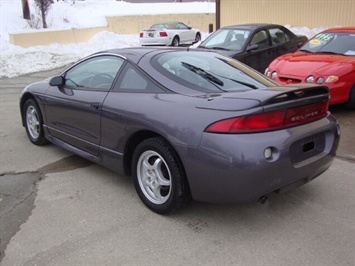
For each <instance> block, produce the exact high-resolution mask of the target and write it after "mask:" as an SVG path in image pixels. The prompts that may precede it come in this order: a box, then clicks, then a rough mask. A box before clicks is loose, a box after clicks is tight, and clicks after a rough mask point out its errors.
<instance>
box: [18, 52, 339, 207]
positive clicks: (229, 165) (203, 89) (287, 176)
mask: <svg viewBox="0 0 355 266" xmlns="http://www.w3.org/2000/svg"><path fill="white" fill-rule="evenodd" d="M328 100H329V91H328V88H327V87H325V86H314V85H313V86H312V85H297V86H294V87H293V88H289V87H287V88H285V87H280V86H279V84H277V83H276V82H273V81H272V80H270V79H269V78H267V77H265V76H264V75H263V74H261V73H258V72H256V71H254V70H252V69H251V68H249V67H247V66H245V65H244V64H242V63H240V62H238V61H236V60H234V59H232V58H229V57H226V56H223V55H221V54H218V53H216V52H210V51H200V50H197V49H189V48H176V47H170V48H152V47H149V48H148V47H136V48H127V49H117V50H109V51H103V52H99V53H96V54H93V55H91V56H89V57H87V58H84V59H82V60H81V61H79V62H77V63H76V64H74V65H73V66H71V67H70V68H68V69H67V70H65V71H64V72H63V73H62V74H61V75H59V76H57V77H53V78H52V79H46V80H44V81H42V82H37V83H34V84H31V85H29V86H27V87H26V88H25V89H24V90H23V92H22V96H21V99H20V110H21V116H22V123H23V126H24V127H25V129H26V132H27V135H28V138H29V140H30V141H31V142H32V143H33V144H35V145H43V144H45V143H46V142H48V141H50V142H52V143H54V144H56V145H58V146H60V147H62V148H64V149H66V150H68V151H70V152H72V153H74V154H77V155H79V156H82V157H84V158H86V159H88V160H91V161H93V162H96V163H99V164H101V165H104V166H106V167H109V168H111V169H113V170H116V171H117V172H119V173H120V174H123V175H132V176H133V180H134V184H135V188H136V190H137V193H138V195H139V197H140V199H141V200H142V202H143V203H144V204H145V205H146V206H147V207H148V208H150V209H151V210H153V211H155V212H157V213H168V212H171V211H173V210H175V209H178V208H181V207H182V206H184V205H185V204H186V203H187V202H188V201H189V199H190V198H191V197H192V198H193V199H195V200H198V201H204V202H215V203H230V202H243V201H244V202H245V201H257V200H262V201H263V200H264V199H265V198H266V196H267V195H268V194H269V193H271V192H285V191H288V190H290V189H293V188H295V187H297V186H299V185H303V184H305V183H307V182H309V181H311V180H313V179H314V178H316V177H317V176H319V175H320V174H321V173H323V172H324V171H326V170H327V169H328V168H329V167H330V165H331V164H332V162H333V160H334V157H335V153H336V150H337V146H338V142H339V128H338V123H337V121H336V119H335V117H334V116H333V115H332V114H330V113H329V112H328Z"/></svg>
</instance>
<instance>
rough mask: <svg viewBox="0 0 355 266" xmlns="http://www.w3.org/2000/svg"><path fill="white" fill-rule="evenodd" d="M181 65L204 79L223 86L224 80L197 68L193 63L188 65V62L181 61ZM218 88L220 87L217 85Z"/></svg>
mask: <svg viewBox="0 0 355 266" xmlns="http://www.w3.org/2000/svg"><path fill="white" fill-rule="evenodd" d="M181 64H182V66H183V67H186V68H187V69H189V70H191V71H192V72H194V73H196V74H197V75H199V76H201V77H203V78H204V79H207V80H208V81H211V82H213V83H215V84H217V85H220V86H223V85H224V82H223V81H222V80H220V79H219V78H217V77H215V76H213V75H212V74H210V73H208V72H207V71H206V70H204V69H202V68H199V67H197V66H194V65H190V64H189V63H186V62H181ZM218 89H221V88H219V87H218Z"/></svg>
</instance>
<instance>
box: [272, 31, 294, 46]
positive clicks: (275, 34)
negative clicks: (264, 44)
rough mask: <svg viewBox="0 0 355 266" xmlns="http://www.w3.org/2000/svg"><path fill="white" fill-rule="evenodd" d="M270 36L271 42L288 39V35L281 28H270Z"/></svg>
mask: <svg viewBox="0 0 355 266" xmlns="http://www.w3.org/2000/svg"><path fill="white" fill-rule="evenodd" d="M269 32H270V36H271V40H272V43H273V44H276V45H277V44H282V43H286V42H288V41H290V37H289V36H288V35H287V33H286V32H284V31H283V30H282V29H279V28H276V29H270V30H269Z"/></svg>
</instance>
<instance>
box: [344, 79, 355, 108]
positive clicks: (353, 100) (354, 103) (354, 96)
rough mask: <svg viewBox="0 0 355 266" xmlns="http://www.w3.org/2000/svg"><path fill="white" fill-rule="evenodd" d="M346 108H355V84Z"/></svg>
mask: <svg viewBox="0 0 355 266" xmlns="http://www.w3.org/2000/svg"><path fill="white" fill-rule="evenodd" d="M345 108H346V109H355V84H354V85H353V87H352V88H351V90H350V94H349V100H348V102H347V103H346V104H345Z"/></svg>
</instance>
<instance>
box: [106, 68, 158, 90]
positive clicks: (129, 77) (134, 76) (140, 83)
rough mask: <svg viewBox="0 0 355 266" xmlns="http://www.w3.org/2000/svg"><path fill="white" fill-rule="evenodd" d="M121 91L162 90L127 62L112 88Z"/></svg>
mask: <svg viewBox="0 0 355 266" xmlns="http://www.w3.org/2000/svg"><path fill="white" fill-rule="evenodd" d="M113 90H114V91H121V92H146V93H149V92H154V93H157V92H162V91H163V90H162V89H161V88H160V87H158V86H157V85H156V84H155V83H153V82H152V81H151V80H149V79H148V78H147V77H145V76H144V75H143V74H142V73H140V71H139V70H137V69H136V68H134V67H133V66H131V65H130V64H127V65H126V66H125V68H124V69H123V70H122V72H121V73H120V77H119V79H118V81H117V83H116V84H115V87H114V88H113Z"/></svg>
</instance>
